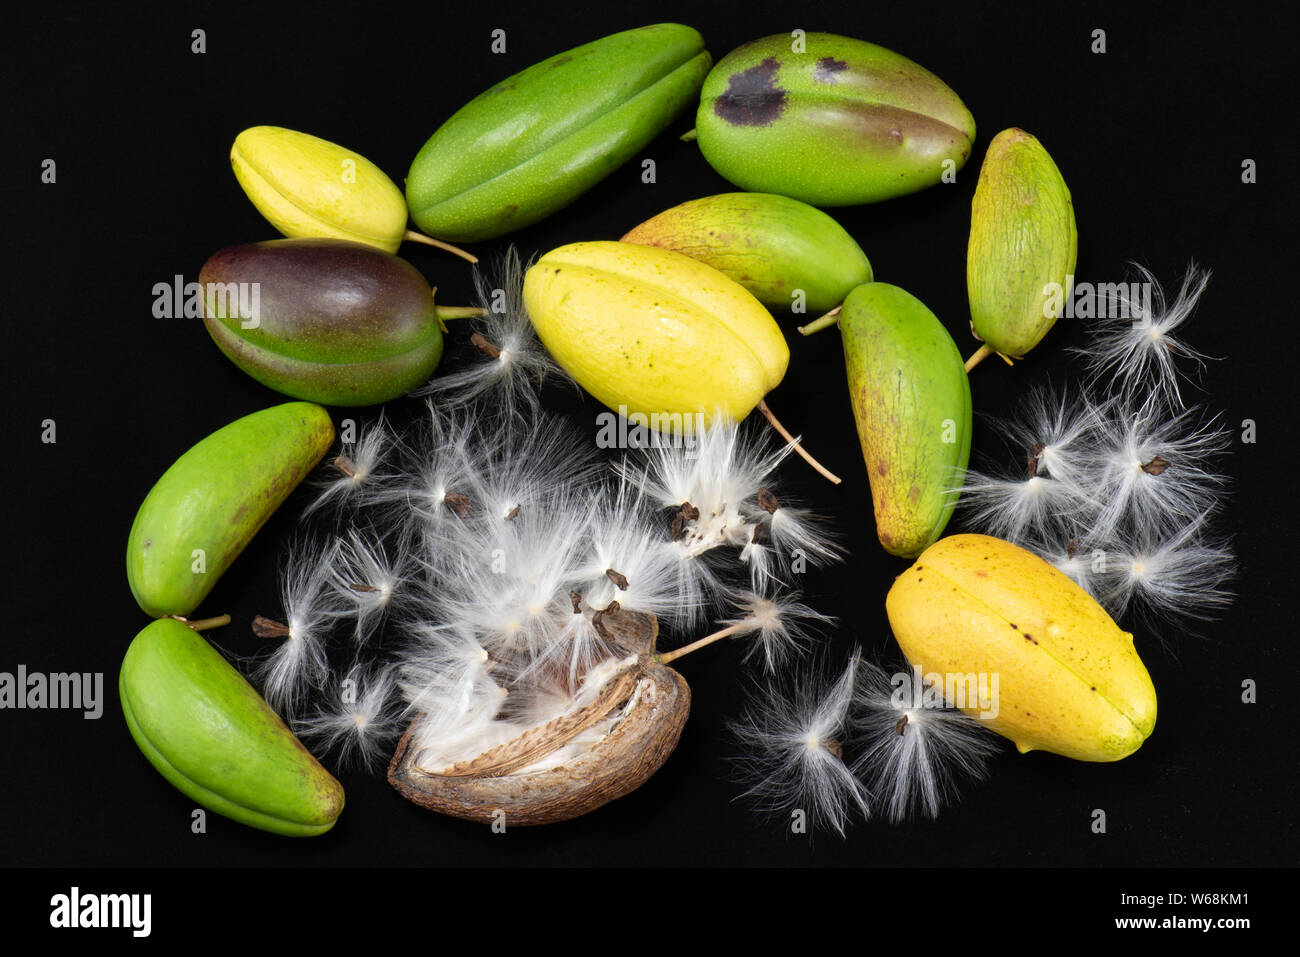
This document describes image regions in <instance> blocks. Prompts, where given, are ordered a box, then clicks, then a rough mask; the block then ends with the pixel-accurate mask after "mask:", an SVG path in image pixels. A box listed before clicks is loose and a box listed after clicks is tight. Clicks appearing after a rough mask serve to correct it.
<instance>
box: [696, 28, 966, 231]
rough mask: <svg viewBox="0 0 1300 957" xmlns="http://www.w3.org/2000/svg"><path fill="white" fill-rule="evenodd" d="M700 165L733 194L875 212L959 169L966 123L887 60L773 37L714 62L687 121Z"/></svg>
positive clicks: (869, 50)
mask: <svg viewBox="0 0 1300 957" xmlns="http://www.w3.org/2000/svg"><path fill="white" fill-rule="evenodd" d="M695 124H696V126H695V128H696V135H697V138H698V140H699V144H700V150H701V151H702V152H703V153H704V158H705V159H707V160H708V161H709V163H710V165H712V166H713V168H714V169H715V170H717V171H718V172H719V173H721V174H722V175H723V176H724V177H726V178H727V179H728V180H730V181H731V182H732V183H734V184H736V185H737V186H739V187H740V188H741V189H747V190H752V191H756V192H766V193H781V194H784V195H786V196H792V197H794V198H795V199H801V200H803V201H804V202H806V203H812V204H813V205H815V206H849V205H856V204H860V203H874V202H878V201H880V200H883V199H890V198H892V197H895V196H902V195H904V194H906V193H913V192H916V191H917V190H920V189H924V188H925V187H927V186H932V185H934V184H935V183H938V182H939V181H940V180H941V179H942V178H943V176H944V174H945V173H946V172H955V171H956V170H958V169H960V168H961V167H962V166H963V165H964V164H965V163H966V160H967V159H968V158H969V156H970V153H971V144H972V143H973V142H974V139H975V120H974V118H973V117H972V116H971V114H970V111H969V110H967V109H966V106H965V104H963V103H962V101H961V99H960V98H959V97H958V96H957V94H956V93H954V92H953V91H952V90H951V89H950V88H949V87H948V86H947V85H946V84H945V83H944V82H943V81H942V80H940V79H939V78H938V77H937V76H935V75H934V74H933V73H931V72H930V71H929V70H926V69H925V68H924V67H921V66H919V65H918V64H916V63H913V62H912V61H911V60H909V59H907V58H906V57H904V56H900V55H899V54H897V53H894V52H892V51H891V50H886V49H885V48H884V47H881V46H877V45H876V44H874V43H867V42H865V41H863V40H855V39H852V38H850V37H842V36H837V35H835V34H830V33H808V34H806V35H805V36H803V37H802V43H800V41H799V40H797V39H792V38H791V36H790V35H789V34H777V35H776V36H771V37H765V38H764V39H761V40H755V41H754V42H752V43H747V44H745V45H743V46H741V47H738V48H737V49H736V50H734V51H732V52H731V53H729V54H728V55H727V56H726V57H724V58H723V59H722V60H720V61H719V62H718V64H717V66H715V67H714V68H713V70H712V72H710V73H709V75H708V77H707V78H706V79H705V81H704V88H703V90H702V92H701V95H700V108H699V112H698V114H697V115H696V121H695Z"/></svg>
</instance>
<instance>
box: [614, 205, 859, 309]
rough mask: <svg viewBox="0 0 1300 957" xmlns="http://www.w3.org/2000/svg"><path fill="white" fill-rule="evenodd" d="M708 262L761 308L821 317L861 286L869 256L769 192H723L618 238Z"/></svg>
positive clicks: (822, 218) (815, 213)
mask: <svg viewBox="0 0 1300 957" xmlns="http://www.w3.org/2000/svg"><path fill="white" fill-rule="evenodd" d="M622 241H623V242H625V243H639V244H641V245H644V246H660V247H662V248H664V249H673V250H676V251H677V252H679V253H683V254H685V255H687V256H690V257H691V258H692V259H698V260H699V261H700V262H703V263H708V264H709V265H710V266H712V267H713V268H714V269H717V270H718V271H719V272H721V273H723V274H724V275H727V276H729V277H731V278H732V279H734V280H736V282H738V283H740V284H741V285H742V286H744V287H745V288H746V289H748V290H749V291H750V292H751V293H753V294H754V296H755V298H757V299H758V300H759V302H761V303H763V304H764V305H767V306H771V307H773V308H774V309H790V308H791V306H792V305H802V306H804V307H806V309H807V310H810V311H812V312H815V313H819V312H826V311H828V310H830V309H833V308H835V307H836V306H838V305H839V304H840V303H841V302H843V301H844V297H845V296H847V295H848V294H849V292H850V291H851V290H852V289H853V288H854V287H855V286H859V285H861V284H862V283H864V282H871V263H870V262H868V260H867V256H866V253H864V252H863V251H862V247H861V246H859V245H858V244H857V243H856V242H855V241H854V239H853V237H852V236H850V235H849V234H848V233H847V232H845V230H844V227H843V226H841V225H840V224H839V223H837V222H836V221H835V220H834V219H832V218H831V217H830V216H828V215H827V214H826V213H823V212H822V211H821V210H820V209H817V208H815V207H813V206H809V205H808V204H807V203H801V202H799V200H797V199H790V198H789V197H788V196H778V195H776V194H774V193H722V194H720V195H718V196H705V197H704V198H702V199H693V200H691V201H690V202H689V203H682V204H681V205H680V206H674V207H673V208H672V209H669V210H665V211H664V212H662V213H660V214H659V215H658V216H655V217H653V218H652V219H648V220H646V221H645V222H644V223H642V224H641V225H640V226H637V227H636V228H635V229H632V230H631V231H630V232H628V233H627V235H625V236H624V237H623V240H622Z"/></svg>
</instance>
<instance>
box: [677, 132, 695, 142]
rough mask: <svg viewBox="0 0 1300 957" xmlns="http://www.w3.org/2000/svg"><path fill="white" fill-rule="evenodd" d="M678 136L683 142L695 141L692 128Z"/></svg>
mask: <svg viewBox="0 0 1300 957" xmlns="http://www.w3.org/2000/svg"><path fill="white" fill-rule="evenodd" d="M678 138H679V139H680V140H681V141H682V142H683V143H694V142H695V130H693V129H690V130H687V131H686V132H685V133H683V134H682V135H681V136H680V137H678Z"/></svg>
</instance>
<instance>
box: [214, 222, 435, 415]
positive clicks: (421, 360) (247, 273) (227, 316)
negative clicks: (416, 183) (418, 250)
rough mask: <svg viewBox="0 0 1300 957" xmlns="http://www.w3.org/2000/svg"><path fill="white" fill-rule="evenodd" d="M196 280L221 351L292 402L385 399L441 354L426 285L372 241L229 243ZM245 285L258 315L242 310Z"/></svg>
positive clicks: (425, 373)
mask: <svg viewBox="0 0 1300 957" xmlns="http://www.w3.org/2000/svg"><path fill="white" fill-rule="evenodd" d="M199 282H200V283H201V284H202V286H203V288H204V320H203V321H204V323H205V325H206V326H207V328H208V332H209V333H210V334H211V335H212V339H213V341H214V342H216V344H217V346H218V347H219V348H220V349H221V351H222V352H224V353H225V354H226V356H227V357H228V358H229V359H230V360H231V361H232V362H234V363H235V365H237V366H239V367H240V368H241V369H243V370H244V371H245V372H247V373H248V374H249V375H251V376H252V377H253V378H254V379H256V380H257V381H258V382H261V383H262V384H263V385H266V386H269V387H270V388H272V389H275V390H276V391H277V392H283V393H284V394H285V395H290V396H293V397H294V398H296V399H307V400H309V401H311V402H321V403H324V404H326V405H347V406H353V405H375V404H378V403H380V402H387V401H388V400H389V399H395V398H397V397H398V396H400V395H405V394H406V393H407V392H409V391H410V390H411V389H413V388H415V387H416V386H417V385H419V384H421V383H422V382H424V381H425V380H426V379H428V378H429V376H430V375H432V374H433V370H434V368H435V367H437V365H438V360H439V359H441V358H442V330H441V329H440V328H439V325H438V315H437V311H436V309H435V307H434V301H433V291H432V290H431V289H430V288H429V284H428V282H426V281H425V278H424V276H422V275H421V274H420V271H419V270H418V269H416V268H415V267H414V266H412V265H411V264H410V263H408V262H406V261H405V260H403V259H399V258H397V257H396V256H392V255H389V254H388V253H385V252H381V251H379V250H378V249H375V248H373V247H371V246H364V245H362V244H360V243H351V242H347V241H344V240H338V239H275V240H271V241H269V242H261V243H247V244H245V245H242V246H231V247H229V248H227V249H223V250H221V251H220V252H218V253H216V254H214V255H213V256H212V258H210V259H209V260H208V261H207V263H205V264H204V266H203V269H202V271H200V273H199ZM240 290H244V291H248V294H247V295H246V296H245V299H249V298H253V296H252V291H253V290H255V291H256V299H255V301H256V304H257V315H256V316H252V317H247V316H244V315H241V312H240V310H239V309H238V308H236V293H237V292H238V291H240ZM245 311H248V310H245Z"/></svg>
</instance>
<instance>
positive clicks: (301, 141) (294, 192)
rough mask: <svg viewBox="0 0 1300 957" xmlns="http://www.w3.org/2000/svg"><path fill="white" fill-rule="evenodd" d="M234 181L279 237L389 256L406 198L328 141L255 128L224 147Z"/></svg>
mask: <svg viewBox="0 0 1300 957" xmlns="http://www.w3.org/2000/svg"><path fill="white" fill-rule="evenodd" d="M230 165H231V166H232V167H233V168H234V171H235V178H236V179H238V180H239V185H240V186H242V187H243V188H244V192H245V193H247V194H248V198H249V199H250V200H252V201H253V205H254V206H256V207H257V211H258V212H260V213H261V214H262V215H263V216H265V217H266V218H267V219H268V220H269V221H270V223H271V225H272V226H274V227H275V228H276V229H278V230H279V231H280V232H282V233H284V235H286V236H291V237H297V236H308V237H328V238H332V239H350V240H352V241H353V242H358V243H366V244H367V245H370V246H375V247H376V248H378V249H382V250H384V251H385V252H390V253H391V252H396V251H397V247H398V246H400V245H401V242H402V237H403V235H405V233H406V199H405V198H404V197H403V196H402V191H401V190H400V189H398V188H397V184H396V183H394V182H393V181H392V180H391V179H389V178H388V176H387V174H385V173H384V171H383V170H381V169H380V168H379V167H378V166H376V165H375V164H374V163H372V162H370V160H368V159H366V158H365V157H364V156H361V155H359V154H357V153H355V152H353V151H352V150H348V149H344V148H343V147H342V146H337V145H335V144H334V143H331V142H329V141H328V140H323V139H321V138H319V137H317V136H311V135H310V134H307V133H299V132H297V131H295V130H287V129H284V128H283V127H279V126H254V127H251V128H249V129H246V130H244V131H243V132H242V133H240V134H239V135H238V136H237V137H235V144H234V146H232V147H231V149H230Z"/></svg>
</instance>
